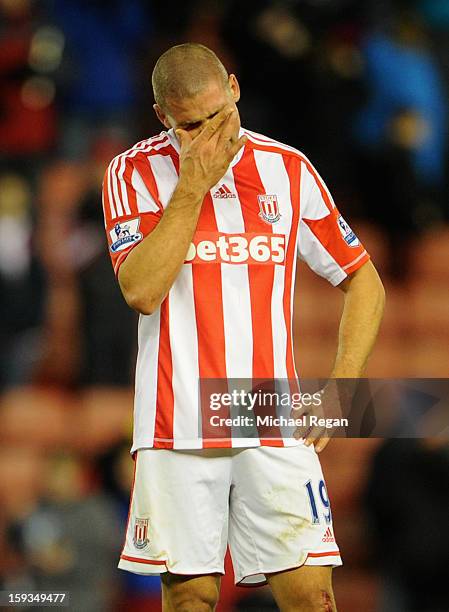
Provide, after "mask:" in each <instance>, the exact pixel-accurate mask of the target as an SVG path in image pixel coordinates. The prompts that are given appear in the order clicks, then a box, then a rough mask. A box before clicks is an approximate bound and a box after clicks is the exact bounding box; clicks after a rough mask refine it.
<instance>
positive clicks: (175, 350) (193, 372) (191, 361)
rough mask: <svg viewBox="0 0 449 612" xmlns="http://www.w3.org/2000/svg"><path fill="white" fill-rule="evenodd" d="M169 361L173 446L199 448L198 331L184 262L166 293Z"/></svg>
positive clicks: (189, 269) (189, 276) (190, 281)
mask: <svg viewBox="0 0 449 612" xmlns="http://www.w3.org/2000/svg"><path fill="white" fill-rule="evenodd" d="M169 300H170V303H169V317H170V345H171V350H172V365H173V382H172V385H173V396H174V416H173V439H174V448H178V449H179V448H202V439H201V436H200V428H201V420H200V419H199V411H198V410H197V409H196V407H197V406H198V378H199V362H198V334H197V328H196V318H195V300H194V294H193V275H192V266H191V265H184V266H183V267H182V269H181V272H180V273H179V275H178V277H177V279H176V282H175V283H174V285H173V286H172V288H171V290H170V293H169Z"/></svg>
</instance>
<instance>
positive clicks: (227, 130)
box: [216, 108, 237, 148]
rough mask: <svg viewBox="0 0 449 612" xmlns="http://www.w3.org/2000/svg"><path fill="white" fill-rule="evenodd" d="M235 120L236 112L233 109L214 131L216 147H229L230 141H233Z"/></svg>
mask: <svg viewBox="0 0 449 612" xmlns="http://www.w3.org/2000/svg"><path fill="white" fill-rule="evenodd" d="M235 119H236V111H235V108H233V109H232V111H231V112H230V113H229V115H228V116H227V117H226V119H225V120H224V121H223V123H222V124H221V125H220V126H219V127H218V129H217V131H216V134H217V146H218V147H223V148H229V145H230V144H231V143H232V141H233V140H234V141H235V135H236V134H235V132H236V127H237V126H236V123H235Z"/></svg>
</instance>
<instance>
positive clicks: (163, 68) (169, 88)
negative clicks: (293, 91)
mask: <svg viewBox="0 0 449 612" xmlns="http://www.w3.org/2000/svg"><path fill="white" fill-rule="evenodd" d="M213 80H217V81H218V82H222V83H223V85H224V86H227V84H228V73H227V70H226V68H225V67H224V66H223V64H222V63H221V61H220V60H219V59H218V57H217V56H216V55H215V53H214V52H213V51H212V50H211V49H209V48H208V47H205V46H204V45H200V44H198V43H184V44H182V45H175V46H174V47H170V49H168V50H167V51H165V53H163V54H162V55H161V56H160V58H159V59H158V60H157V62H156V65H155V66H154V69H153V74H152V75H151V83H152V85H153V94H154V99H155V101H156V103H157V104H158V105H159V106H160V107H161V108H163V109H167V103H168V101H169V100H170V99H174V100H179V99H182V98H191V97H194V96H196V95H197V94H199V93H200V92H201V91H203V90H204V89H205V88H206V87H207V85H208V84H209V83H210V82H211V81H213Z"/></svg>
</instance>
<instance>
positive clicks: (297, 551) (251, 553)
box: [119, 444, 342, 584]
mask: <svg viewBox="0 0 449 612" xmlns="http://www.w3.org/2000/svg"><path fill="white" fill-rule="evenodd" d="M135 460H136V465H135V478H134V486H133V490H132V494H131V501H130V511H129V517H128V525H127V528H126V538H125V545H124V547H123V552H122V554H121V557H120V562H119V568H120V569H123V570H128V571H130V572H134V573H137V574H160V573H164V572H167V571H169V572H172V573H173V574H182V575H196V574H212V573H221V574H223V573H224V557H225V553H226V547H227V545H228V544H229V548H230V552H231V557H232V563H233V566H234V576H235V582H236V583H242V584H256V583H259V584H260V583H263V582H264V581H265V574H267V573H271V572H279V571H282V570H287V569H293V568H296V567H300V566H301V565H303V564H306V565H330V566H334V567H335V566H338V565H341V564H342V562H341V558H340V553H339V550H338V547H337V545H336V542H335V538H334V532H333V527H332V517H331V512H330V505H329V501H328V497H327V493H326V485H325V483H324V478H323V473H322V470H321V466H320V463H319V460H318V456H317V454H316V453H315V450H314V449H313V447H306V446H303V445H302V444H301V445H298V446H292V447H285V448H279V447H268V446H264V447H257V448H247V449H208V450H199V451H197V450H195V451H181V450H165V449H143V450H139V451H138V452H137V453H136V456H135Z"/></svg>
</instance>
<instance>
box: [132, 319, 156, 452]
mask: <svg viewBox="0 0 449 612" xmlns="http://www.w3.org/2000/svg"><path fill="white" fill-rule="evenodd" d="M159 329H160V309H159V308H158V309H157V311H156V312H154V314H152V315H140V317H139V330H138V343H139V353H138V356H137V365H136V390H135V396H134V440H133V447H132V449H131V452H134V451H135V450H137V449H138V448H144V447H151V446H152V445H153V438H154V426H155V420H156V398H157V371H158V357H159Z"/></svg>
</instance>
